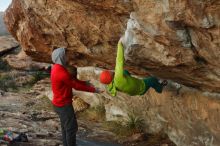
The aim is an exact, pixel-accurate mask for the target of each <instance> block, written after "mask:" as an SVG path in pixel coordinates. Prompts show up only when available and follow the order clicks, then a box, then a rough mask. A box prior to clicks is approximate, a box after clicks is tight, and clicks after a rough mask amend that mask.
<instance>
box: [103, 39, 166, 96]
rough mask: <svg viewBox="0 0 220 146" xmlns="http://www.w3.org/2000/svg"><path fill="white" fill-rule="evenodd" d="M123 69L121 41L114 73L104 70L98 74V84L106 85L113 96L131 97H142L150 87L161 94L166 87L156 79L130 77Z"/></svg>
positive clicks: (120, 41)
mask: <svg viewBox="0 0 220 146" xmlns="http://www.w3.org/2000/svg"><path fill="white" fill-rule="evenodd" d="M123 67H124V48H123V44H122V39H120V40H119V42H118V50H117V57H116V66H115V73H113V72H111V71H108V70H104V71H102V72H101V74H100V82H101V83H103V84H107V85H108V86H107V89H108V91H110V93H111V94H112V95H113V96H115V95H116V92H117V91H121V92H124V93H127V94H129V95H131V96H133V95H143V94H145V93H146V92H147V90H148V89H149V88H150V87H152V88H154V89H155V91H156V92H158V93H162V90H163V87H164V86H166V85H167V81H166V80H164V81H163V82H162V83H160V82H159V80H158V79H157V78H156V77H146V78H144V79H138V78H135V77H132V76H131V75H130V73H129V72H128V71H127V70H124V69H123Z"/></svg>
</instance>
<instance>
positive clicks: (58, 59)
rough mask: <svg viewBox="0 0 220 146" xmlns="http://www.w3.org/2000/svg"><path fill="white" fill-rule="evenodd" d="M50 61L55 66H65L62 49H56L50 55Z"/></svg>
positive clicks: (64, 55) (63, 50) (64, 56)
mask: <svg viewBox="0 0 220 146" xmlns="http://www.w3.org/2000/svg"><path fill="white" fill-rule="evenodd" d="M52 61H53V63H55V64H60V65H62V66H64V67H65V66H66V54H65V49H64V48H57V49H55V50H54V51H53V53H52Z"/></svg>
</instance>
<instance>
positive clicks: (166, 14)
mask: <svg viewBox="0 0 220 146" xmlns="http://www.w3.org/2000/svg"><path fill="white" fill-rule="evenodd" d="M219 10H220V2H219V1H218V0H212V1H188V0H179V1H175V0H170V1H168V0H158V1H155V0H148V1H145V0H133V1H125V0H124V1H122V0H102V1H95V0H93V1H87V0H80V1H79V0H74V1H68V0H54V1H52V0H14V1H13V3H12V5H11V6H10V7H9V8H8V10H7V12H6V15H5V16H6V17H5V22H6V24H7V27H8V30H9V31H10V32H11V33H12V34H13V36H14V37H16V39H17V40H18V41H19V42H20V43H21V45H22V47H23V48H24V51H25V52H26V53H27V54H28V55H30V56H31V57H33V58H34V59H35V60H38V61H42V62H50V54H51V51H52V48H54V47H67V48H68V55H69V56H70V58H71V60H72V61H71V62H72V63H73V64H78V65H81V66H85V65H86V66H88V65H93V66H95V65H96V66H99V67H105V68H111V69H113V68H114V62H115V52H116V48H115V46H116V44H117V41H118V39H119V37H120V36H121V35H123V34H126V60H127V63H128V67H127V68H129V69H130V70H131V71H132V72H134V73H136V74H140V75H146V74H147V73H151V74H154V75H157V76H160V77H162V78H168V79H172V80H175V81H177V82H179V83H182V84H185V85H188V86H192V87H196V88H200V89H204V90H209V91H215V92H219V91H220V90H219V89H220V71H219V68H220V66H219V64H220V58H219V55H220V51H219V47H220V44H219V40H220V30H219V26H220V11H219ZM129 15H130V19H129ZM126 24H127V26H126ZM125 29H126V31H125ZM124 32H125V33H124ZM109 54H111V55H109Z"/></svg>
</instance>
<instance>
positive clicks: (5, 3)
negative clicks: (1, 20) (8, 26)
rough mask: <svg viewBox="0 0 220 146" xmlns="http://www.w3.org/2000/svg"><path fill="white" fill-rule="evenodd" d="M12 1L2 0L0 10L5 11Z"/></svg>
mask: <svg viewBox="0 0 220 146" xmlns="http://www.w3.org/2000/svg"><path fill="white" fill-rule="evenodd" d="M10 3H11V0H0V11H5V10H6V9H7V7H8V6H9V4H10Z"/></svg>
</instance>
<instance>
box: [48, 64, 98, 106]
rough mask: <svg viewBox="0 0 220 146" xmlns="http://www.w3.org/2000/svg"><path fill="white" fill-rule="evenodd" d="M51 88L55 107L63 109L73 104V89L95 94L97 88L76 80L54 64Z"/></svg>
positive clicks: (61, 67)
mask: <svg viewBox="0 0 220 146" xmlns="http://www.w3.org/2000/svg"><path fill="white" fill-rule="evenodd" d="M51 86H52V91H53V100H52V103H53V105H55V106H57V107H63V106H65V105H69V104H72V96H73V93H72V88H74V89H76V90H81V91H88V92H95V88H94V87H92V86H88V85H86V84H85V82H84V81H79V80H74V79H73V78H72V77H71V75H70V74H69V72H68V71H67V70H66V69H65V68H64V67H63V66H62V65H59V64H54V65H53V67H52V70H51Z"/></svg>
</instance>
